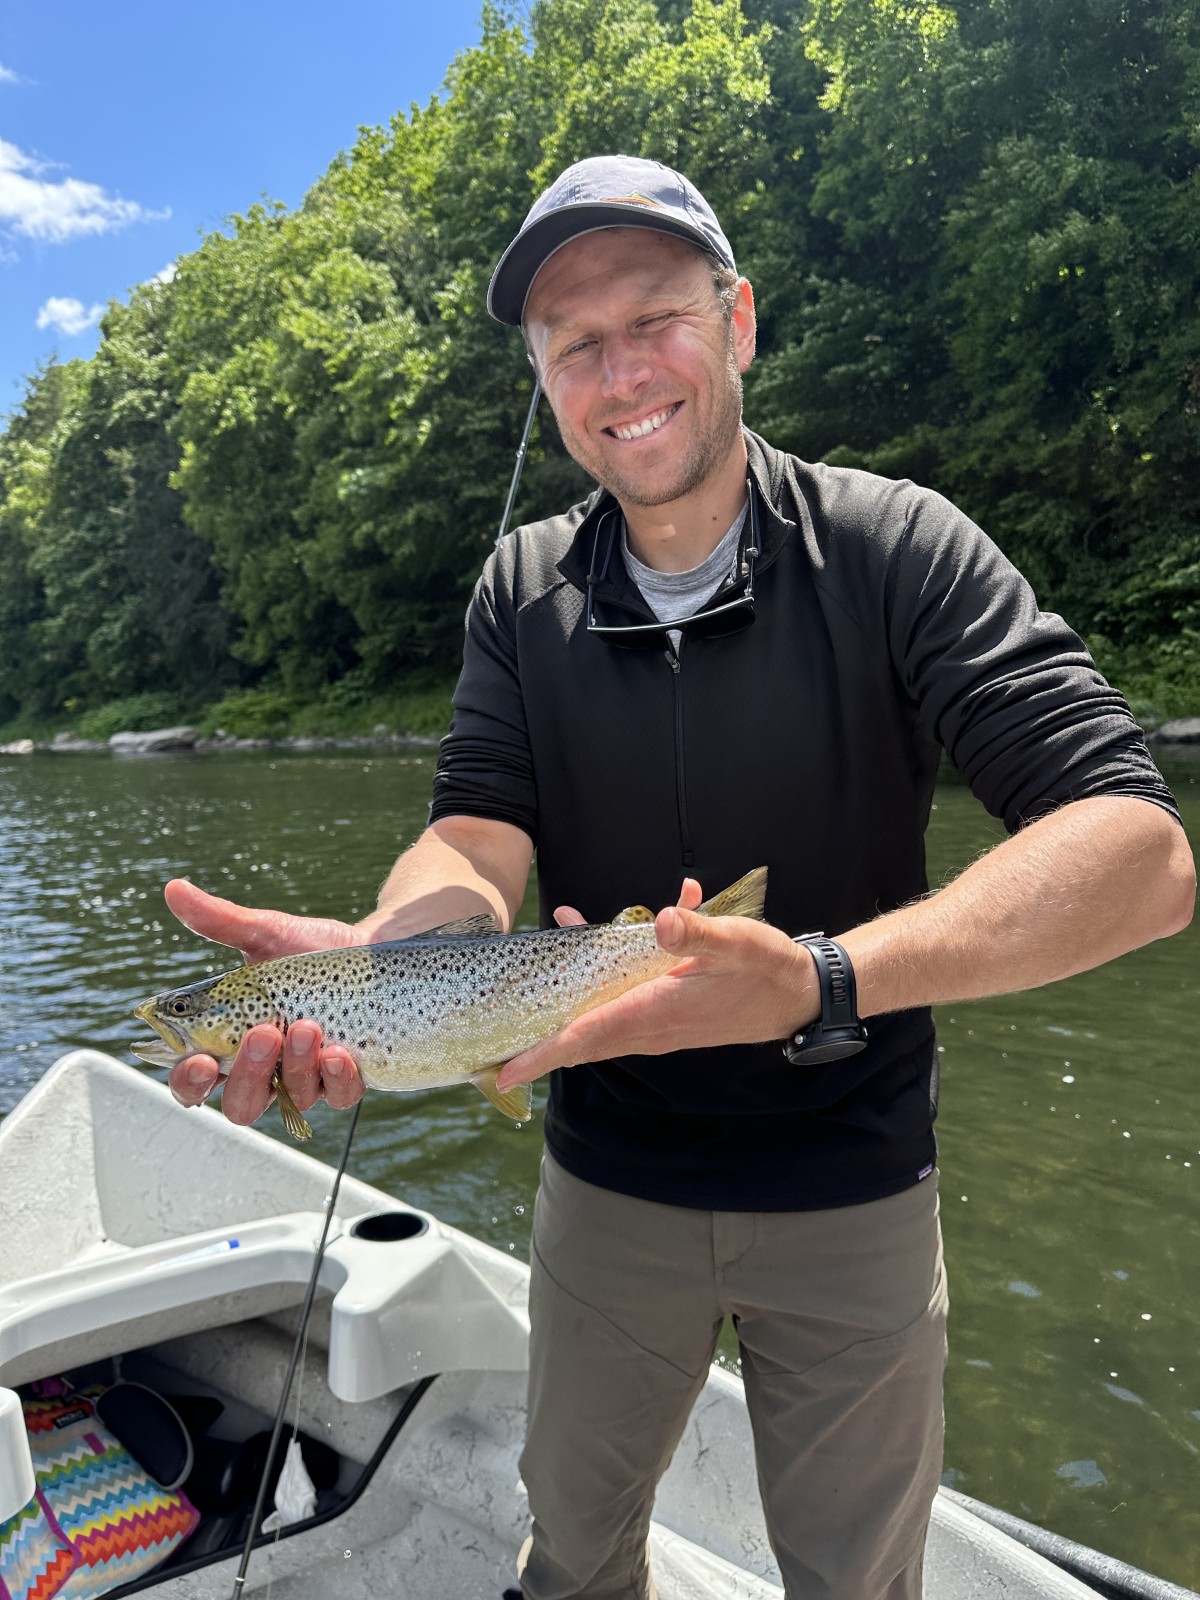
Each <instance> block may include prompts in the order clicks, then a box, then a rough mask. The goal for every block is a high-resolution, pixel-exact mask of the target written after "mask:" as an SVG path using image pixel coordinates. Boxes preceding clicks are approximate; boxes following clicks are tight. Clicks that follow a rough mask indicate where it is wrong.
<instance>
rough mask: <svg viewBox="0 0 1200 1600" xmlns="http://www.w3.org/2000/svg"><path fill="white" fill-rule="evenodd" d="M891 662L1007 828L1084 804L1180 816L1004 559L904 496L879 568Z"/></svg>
mask: <svg viewBox="0 0 1200 1600" xmlns="http://www.w3.org/2000/svg"><path fill="white" fill-rule="evenodd" d="M889 598H890V603H889V628H890V644H891V651H892V658H893V662H894V663H895V666H896V670H897V671H898V672H899V673H900V676H901V678H902V681H903V683H904V686H905V689H906V690H907V693H908V695H909V696H910V698H911V700H912V702H913V703H914V705H915V706H916V707H917V714H918V718H919V721H920V723H921V725H922V726H923V728H924V730H925V731H926V732H927V733H928V734H929V735H930V736H931V737H933V738H934V739H936V740H937V742H938V743H939V744H941V745H942V747H943V748H944V749H945V751H946V753H947V754H948V756H949V757H950V760H951V761H952V762H953V763H954V765H955V766H956V767H957V768H958V770H959V771H960V772H961V773H962V774H963V776H964V777H965V778H966V780H967V782H968V783H969V784H970V786H971V789H972V790H973V792H974V793H975V795H976V796H977V798H978V799H980V800H981V801H982V802H983V804H984V805H985V806H986V807H987V809H988V810H989V811H990V812H991V813H992V815H993V816H996V817H999V818H1000V819H1001V820H1002V821H1003V822H1004V825H1005V826H1006V827H1007V828H1008V830H1009V831H1010V832H1015V831H1016V830H1017V829H1018V828H1020V827H1022V826H1023V825H1024V824H1025V823H1027V822H1030V821H1032V820H1033V819H1034V818H1035V817H1038V816H1042V815H1045V814H1046V813H1047V812H1050V811H1053V810H1056V809H1057V808H1058V807H1059V806H1062V805H1065V804H1067V803H1068V802H1069V801H1072V800H1080V799H1083V798H1086V797H1089V796H1093V795H1102V794H1104V795H1130V796H1135V797H1137V798H1139V799H1144V800H1148V801H1151V802H1153V803H1154V804H1156V805H1159V806H1162V807H1163V808H1164V809H1166V810H1167V811H1169V812H1171V814H1172V815H1173V816H1175V817H1176V818H1178V815H1179V813H1178V809H1177V807H1176V805H1175V802H1174V800H1173V798H1172V796H1171V792H1170V790H1169V789H1168V788H1167V786H1166V784H1165V782H1164V781H1163V778H1162V776H1161V774H1160V773H1159V771H1158V769H1157V767H1156V766H1155V764H1154V761H1153V759H1152V758H1151V755H1150V752H1149V750H1148V749H1147V747H1146V742H1145V739H1144V738H1143V736H1142V732H1141V730H1140V728H1139V727H1138V726H1137V724H1136V723H1135V722H1134V719H1133V715H1132V713H1131V712H1130V710H1129V706H1128V704H1127V703H1126V701H1125V699H1124V697H1123V696H1122V695H1121V694H1120V693H1119V692H1118V691H1117V690H1115V689H1114V688H1113V687H1112V686H1111V685H1110V684H1109V683H1108V682H1107V681H1106V680H1105V678H1104V677H1103V676H1102V675H1101V673H1100V672H1099V671H1098V669H1097V668H1096V665H1095V663H1094V662H1093V660H1092V658H1091V656H1090V654H1089V653H1088V651H1087V649H1086V647H1085V646H1084V644H1083V641H1082V640H1081V639H1080V638H1079V637H1078V635H1077V634H1075V633H1074V632H1073V631H1072V630H1071V629H1070V628H1069V627H1068V626H1067V624H1066V623H1065V622H1064V621H1063V619H1062V618H1061V617H1059V616H1056V615H1055V614H1053V613H1051V612H1045V611H1042V610H1040V609H1039V607H1038V604H1037V600H1036V598H1035V597H1034V593H1033V590H1032V589H1031V587H1030V585H1029V584H1028V583H1027V582H1026V580H1025V579H1024V578H1023V577H1022V576H1021V574H1020V573H1019V572H1018V571H1017V569H1016V568H1015V567H1014V566H1013V565H1012V563H1011V562H1010V561H1009V560H1008V558H1007V557H1006V556H1005V555H1004V554H1003V552H1002V551H1001V550H1000V549H999V548H998V547H997V546H996V545H995V544H994V543H993V542H992V541H991V540H990V539H989V538H988V537H987V535H986V534H985V533H983V532H982V530H981V529H980V528H978V527H976V525H975V524H974V523H973V522H971V521H970V519H969V518H968V517H966V516H965V515H963V513H962V512H960V511H958V510H957V509H956V508H955V507H954V506H953V505H951V504H950V502H949V501H947V500H944V499H943V498H942V497H941V496H940V495H937V494H934V493H932V492H929V491H916V490H914V491H913V499H912V502H911V503H910V507H909V514H908V517H907V521H906V525H905V530H904V536H903V538H902V540H901V541H900V543H899V545H898V546H897V548H896V551H895V555H894V559H893V561H892V563H891V568H890V573H889Z"/></svg>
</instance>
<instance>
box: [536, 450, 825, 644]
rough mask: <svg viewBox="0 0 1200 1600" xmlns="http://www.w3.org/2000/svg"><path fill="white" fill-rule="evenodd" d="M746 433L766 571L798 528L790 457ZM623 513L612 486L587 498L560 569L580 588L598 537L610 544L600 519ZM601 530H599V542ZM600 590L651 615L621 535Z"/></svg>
mask: <svg viewBox="0 0 1200 1600" xmlns="http://www.w3.org/2000/svg"><path fill="white" fill-rule="evenodd" d="M742 433H743V436H744V438H745V440H746V456H747V471H748V476H749V480H750V485H751V493H757V496H758V505H757V509H758V520H759V534H760V537H761V539H762V550H761V552H760V555H759V559H758V570H759V571H760V572H762V571H763V570H764V569H765V568H767V567H769V566H770V565H771V563H772V562H773V561H774V560H775V558H776V556H777V555H778V554H779V552H780V550H781V549H782V548H783V546H784V545H785V544H786V542H787V540H788V539H789V538H790V537H791V535H792V532H793V531H794V529H795V527H796V518H795V516H794V514H793V513H794V507H793V506H791V505H790V503H789V501H790V496H789V495H788V493H787V489H786V485H785V481H784V479H785V473H784V463H785V460H786V457H785V456H784V454H783V452H782V451H780V450H776V449H775V448H774V447H773V446H772V445H769V444H768V443H767V442H766V440H765V439H760V438H759V436H758V434H756V433H751V431H750V429H749V428H743V429H742ZM620 515H621V508H620V506H619V505H618V504H617V501H616V499H615V498H614V496H613V495H611V494H610V493H609V492H608V490H607V489H597V490H596V492H595V493H594V494H593V495H591V497H590V498H589V499H587V500H585V501H584V503H583V519H582V521H581V522H580V523H579V526H578V527H577V528H576V530H575V537H574V538H573V539H572V541H571V544H570V547H569V548H568V549H567V551H566V553H565V554H564V555H563V557H562V559H561V561H560V562H559V563H558V570H559V572H561V573H562V575H563V577H564V578H566V580H567V582H568V583H570V584H572V585H573V586H574V587H575V588H576V589H584V590H586V588H587V581H588V572H589V570H590V567H591V562H592V556H593V552H594V551H595V549H596V546H597V542H599V544H600V545H601V546H604V545H606V544H607V541H608V528H607V526H604V527H602V526H601V524H602V523H604V521H605V518H607V517H609V516H616V517H619V516H620ZM597 534H599V535H600V538H599V541H597ZM599 559H600V561H601V562H602V561H603V550H601V551H600V558H599ZM596 594H597V596H598V597H602V598H603V599H605V600H606V601H610V602H613V603H615V604H618V605H625V606H628V607H629V608H630V609H632V610H634V611H637V612H639V613H640V612H643V611H644V612H646V614H647V615H649V614H650V613H649V610H648V608H647V606H646V603H645V601H644V600H643V599H642V596H641V593H640V591H639V590H638V588H637V586H636V584H634V583H633V581H632V579H631V578H630V577H629V576H628V574H627V572H626V570H625V563H624V562H623V561H622V560H621V550H620V540H619V539H617V541H616V547H615V549H614V551H613V554H612V557H611V559H610V560H609V562H608V565H607V570H606V572H605V574H604V578H603V581H602V582H601V583H599V584H598V585H597V587H596Z"/></svg>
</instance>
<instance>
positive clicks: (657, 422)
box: [610, 405, 679, 439]
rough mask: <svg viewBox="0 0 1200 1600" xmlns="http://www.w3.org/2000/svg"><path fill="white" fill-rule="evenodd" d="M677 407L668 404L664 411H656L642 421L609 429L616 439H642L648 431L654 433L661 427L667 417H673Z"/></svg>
mask: <svg viewBox="0 0 1200 1600" xmlns="http://www.w3.org/2000/svg"><path fill="white" fill-rule="evenodd" d="M678 409H679V407H678V406H677V405H674V406H668V407H667V409H666V410H665V411H656V412H655V413H654V415H653V416H652V417H647V418H646V420H645V421H644V422H633V423H630V424H629V425H628V427H622V428H613V429H611V430H610V431H611V432H612V433H613V434H615V435H616V437H617V438H618V439H644V438H645V436H646V435H647V434H648V433H654V432H656V431H657V430H658V429H659V428H661V427H662V425H663V423H664V422H665V421H666V420H667V418H668V417H673V416H674V415H675V413H676V411H677V410H678Z"/></svg>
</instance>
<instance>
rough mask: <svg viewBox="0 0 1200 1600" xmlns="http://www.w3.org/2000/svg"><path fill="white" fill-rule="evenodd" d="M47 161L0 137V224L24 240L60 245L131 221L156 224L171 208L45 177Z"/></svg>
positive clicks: (90, 185)
mask: <svg viewBox="0 0 1200 1600" xmlns="http://www.w3.org/2000/svg"><path fill="white" fill-rule="evenodd" d="M51 170H52V169H51V168H50V166H49V164H48V163H46V162H44V161H39V160H38V159H37V158H36V157H35V156H30V155H26V154H25V152H24V151H23V150H19V149H18V148H17V146H16V145H15V144H9V142H8V141H7V140H6V139H0V226H6V227H10V228H11V229H12V231H13V232H14V233H20V234H24V235H25V237H26V238H28V239H44V240H46V241H48V242H49V243H50V244H62V243H63V241H64V240H67V239H76V238H79V237H81V236H85V235H88V234H97V233H108V232H109V231H110V229H112V228H123V227H126V226H127V225H128V224H129V223H131V222H157V221H161V220H162V219H163V218H165V217H169V216H170V214H171V213H170V211H169V210H168V211H148V210H147V209H146V207H145V206H142V205H139V204H138V203H137V201H136V200H122V199H120V198H119V197H118V196H116V195H110V194H108V193H107V192H106V191H105V190H104V189H102V188H101V187H100V185H99V184H98V183H84V182H82V180H80V179H79V178H50V177H48V176H47V173H49V172H50V171H51Z"/></svg>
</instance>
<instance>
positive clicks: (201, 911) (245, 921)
mask: <svg viewBox="0 0 1200 1600" xmlns="http://www.w3.org/2000/svg"><path fill="white" fill-rule="evenodd" d="M163 895H164V898H165V899H166V902H167V909H168V910H169V911H170V912H171V915H172V916H174V917H177V918H178V919H179V921H180V922H182V923H183V925H184V927H185V928H190V929H191V930H192V932H193V933H198V934H199V935H200V936H201V938H204V939H212V940H213V941H214V942H215V943H216V944H228V945H232V946H233V947H234V948H235V949H237V950H241V949H244V948H245V946H244V945H243V943H242V936H243V935H244V934H245V933H247V932H249V931H251V929H252V928H253V926H254V924H255V922H256V920H257V919H258V918H259V917H260V916H261V915H262V913H261V912H255V911H251V910H250V909H249V908H248V907H247V906H239V905H236V904H235V903H234V902H233V901H232V900H222V899H221V897H220V896H219V895H215V894H207V893H205V891H204V890H203V889H198V888H197V887H196V885H195V884H194V883H189V882H188V880H187V879H186V878H172V879H171V880H170V882H169V883H168V884H167V885H166V887H165V888H164V890H163Z"/></svg>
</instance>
